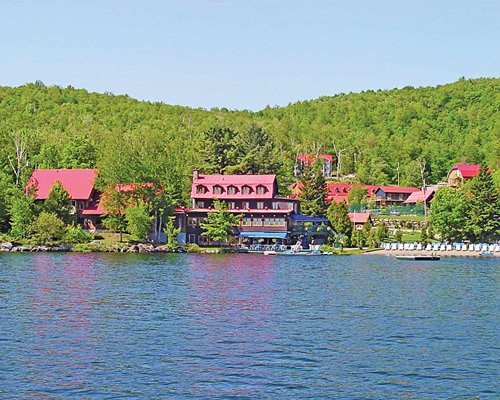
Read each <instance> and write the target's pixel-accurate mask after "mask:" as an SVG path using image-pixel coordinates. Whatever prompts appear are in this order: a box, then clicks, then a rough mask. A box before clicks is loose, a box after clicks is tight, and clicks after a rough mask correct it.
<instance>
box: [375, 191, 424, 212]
mask: <svg viewBox="0 0 500 400" xmlns="http://www.w3.org/2000/svg"><path fill="white" fill-rule="evenodd" d="M419 190H420V189H418V188H416V187H399V186H379V187H378V189H376V190H375V192H374V195H375V204H376V205H377V206H378V207H380V206H402V205H404V202H405V201H406V199H408V197H410V195H411V194H412V193H414V192H418V191H419Z"/></svg>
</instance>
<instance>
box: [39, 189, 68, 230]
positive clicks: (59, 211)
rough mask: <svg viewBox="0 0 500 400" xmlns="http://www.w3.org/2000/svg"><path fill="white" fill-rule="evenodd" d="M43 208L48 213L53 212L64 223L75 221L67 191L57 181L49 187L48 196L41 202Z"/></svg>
mask: <svg viewBox="0 0 500 400" xmlns="http://www.w3.org/2000/svg"><path fill="white" fill-rule="evenodd" d="M43 210H44V211H45V212H47V213H49V214H50V213H53V214H55V215H56V216H57V218H59V219H61V220H62V221H64V223H66V224H70V223H72V222H74V221H75V214H74V212H73V206H72V205H71V200H70V196H69V193H68V191H67V190H66V189H65V188H64V186H63V185H62V183H61V182H59V181H57V182H56V184H55V185H54V186H53V187H52V188H51V189H50V192H49V197H48V198H47V200H45V203H44V204H43Z"/></svg>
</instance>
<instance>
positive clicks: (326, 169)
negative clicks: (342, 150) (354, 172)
mask: <svg viewBox="0 0 500 400" xmlns="http://www.w3.org/2000/svg"><path fill="white" fill-rule="evenodd" d="M317 159H320V160H322V161H323V165H322V167H321V170H322V173H323V176H324V177H325V178H330V177H331V176H332V168H333V156H332V155H331V154H318V155H309V154H299V155H298V156H297V161H298V164H297V165H296V166H295V171H294V174H295V177H297V178H298V177H299V176H300V174H301V173H302V171H303V170H304V168H305V167H306V165H312V164H313V163H314V162H315V161H316V160H317Z"/></svg>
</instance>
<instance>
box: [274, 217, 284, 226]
mask: <svg viewBox="0 0 500 400" xmlns="http://www.w3.org/2000/svg"><path fill="white" fill-rule="evenodd" d="M275 222H276V223H275V225H277V226H285V225H286V224H285V218H276V220H275Z"/></svg>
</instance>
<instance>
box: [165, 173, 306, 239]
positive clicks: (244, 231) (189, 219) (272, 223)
mask: <svg viewBox="0 0 500 400" xmlns="http://www.w3.org/2000/svg"><path fill="white" fill-rule="evenodd" d="M216 199H217V200H222V201H224V202H226V204H227V206H228V209H229V212H231V213H234V214H237V215H240V214H241V215H242V218H241V219H240V222H239V225H238V226H237V227H235V230H236V231H237V234H238V239H239V242H240V243H244V242H249V243H254V242H259V241H264V242H266V243H271V242H273V243H276V242H278V243H288V242H289V241H290V240H292V226H293V224H294V220H293V216H294V215H297V214H299V212H300V209H299V201H298V200H296V199H292V198H286V197H280V196H278V182H277V180H276V175H274V174H269V175H204V174H200V173H199V172H198V171H196V170H195V171H194V172H193V182H192V186H191V205H190V207H181V208H178V209H176V211H175V214H176V225H177V226H178V227H179V228H180V229H181V232H180V234H179V237H178V240H179V243H180V244H186V243H196V244H199V245H208V244H209V238H207V237H206V236H203V235H202V233H203V229H202V227H201V224H202V223H203V220H204V219H205V218H206V217H207V215H208V213H209V212H211V211H212V210H213V208H214V200H216Z"/></svg>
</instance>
